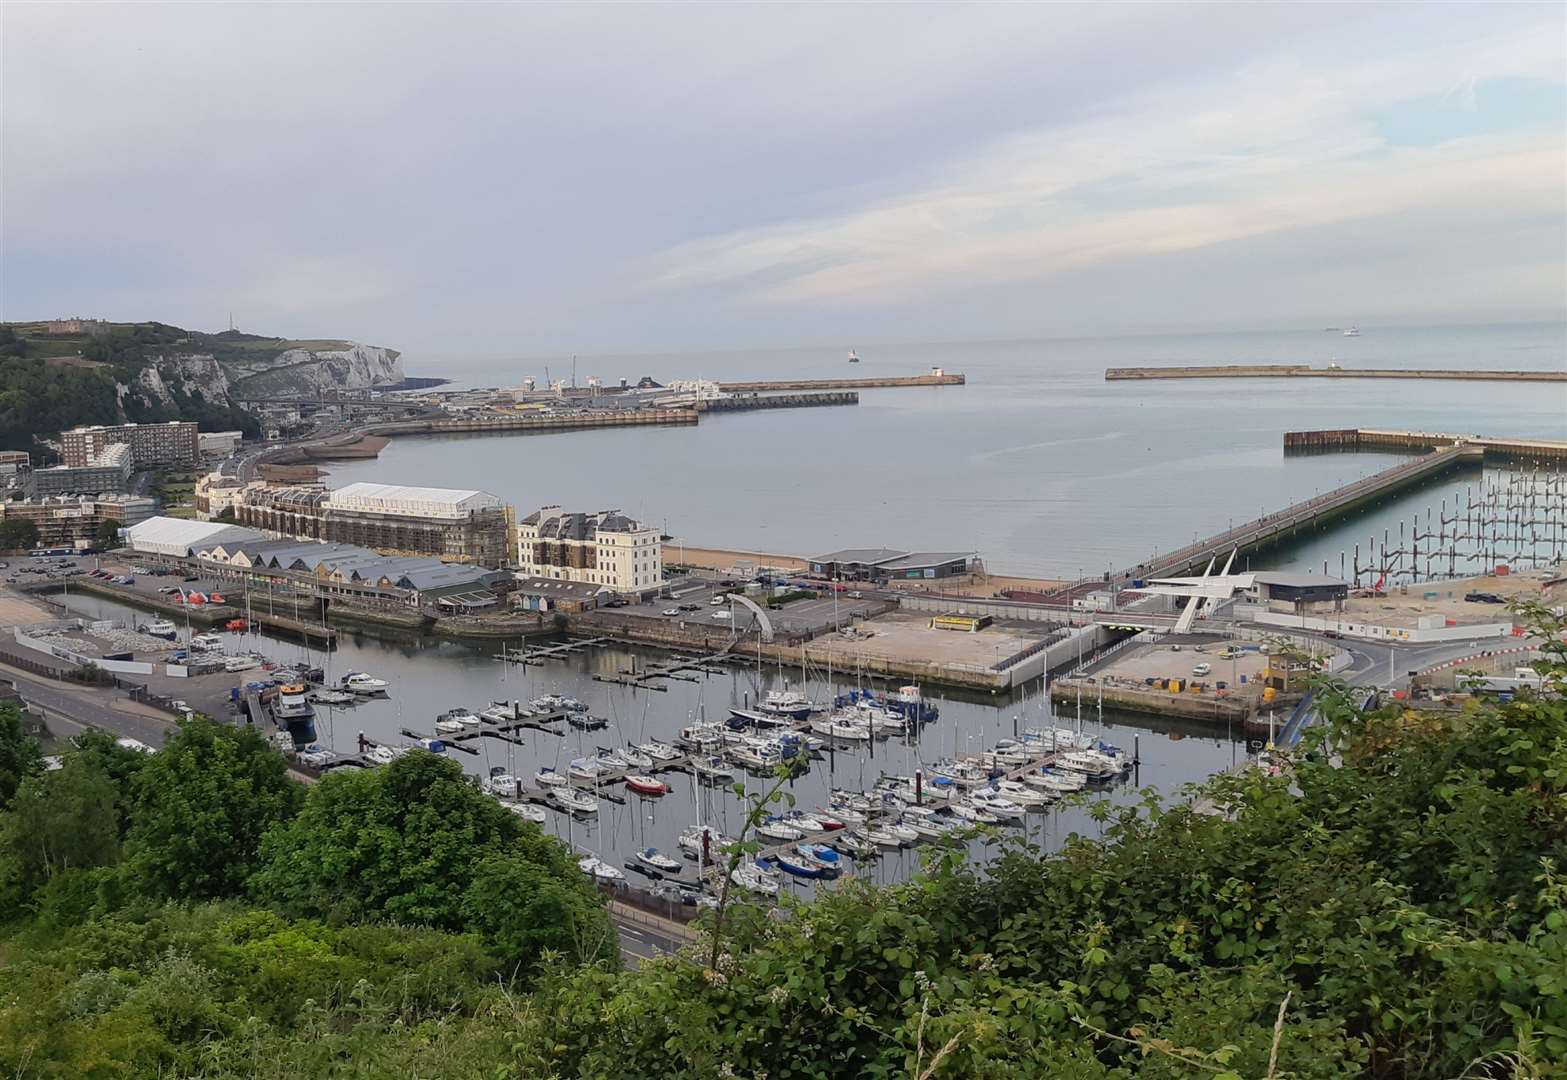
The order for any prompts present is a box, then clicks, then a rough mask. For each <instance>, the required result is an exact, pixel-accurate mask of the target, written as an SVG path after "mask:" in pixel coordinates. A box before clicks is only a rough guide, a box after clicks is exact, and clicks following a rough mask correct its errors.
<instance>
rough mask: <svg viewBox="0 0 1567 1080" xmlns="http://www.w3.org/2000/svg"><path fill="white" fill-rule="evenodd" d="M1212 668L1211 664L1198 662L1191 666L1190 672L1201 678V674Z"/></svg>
mask: <svg viewBox="0 0 1567 1080" xmlns="http://www.w3.org/2000/svg"><path fill="white" fill-rule="evenodd" d="M1212 670H1213V665H1212V664H1198V665H1197V666H1196V667H1194V668H1192V674H1193V675H1195V676H1197V677H1198V678H1201V677H1202V676H1204V675H1206V674H1208V672H1210V671H1212Z"/></svg>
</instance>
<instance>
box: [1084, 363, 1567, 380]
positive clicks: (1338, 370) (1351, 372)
mask: <svg viewBox="0 0 1567 1080" xmlns="http://www.w3.org/2000/svg"><path fill="white" fill-rule="evenodd" d="M1136 379H1459V380H1467V381H1471V382H1567V371H1517V370H1513V371H1484V370H1480V369H1477V368H1466V369H1458V368H1342V367H1326V368H1315V367H1311V366H1310V365H1309V364H1215V365H1191V366H1180V367H1124V368H1106V369H1105V381H1106V382H1117V381H1121V380H1136Z"/></svg>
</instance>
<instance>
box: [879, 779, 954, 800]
mask: <svg viewBox="0 0 1567 1080" xmlns="http://www.w3.org/2000/svg"><path fill="white" fill-rule="evenodd" d="M875 790H876V791H879V792H881V793H882V794H884V795H892V796H894V797H896V798H898V799H902V800H903V801H904V802H910V803H912V802H918V801H919V800H921V799H924V800H926V801H928V802H946V801H947V800H948V799H950V798H952V796H953V794H954V793H955V792H957V791H958V790H959V789H958V785H956V784H954V783H953V782H952V781H951V780H948V779H947V778H946V777H943V776H921V777H920V783H919V784H917V785H916V784H915V782H914V777H912V776H883V777H882V778H881V779H879V780H877V781H876V788H875Z"/></svg>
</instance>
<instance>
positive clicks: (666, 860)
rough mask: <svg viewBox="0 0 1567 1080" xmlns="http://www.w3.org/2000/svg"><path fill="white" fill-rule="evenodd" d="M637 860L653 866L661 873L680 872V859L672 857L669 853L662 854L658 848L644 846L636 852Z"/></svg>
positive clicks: (644, 864)
mask: <svg viewBox="0 0 1567 1080" xmlns="http://www.w3.org/2000/svg"><path fill="white" fill-rule="evenodd" d="M636 860H637V862H639V863H641V864H642V865H643V866H649V867H652V868H653V869H654V870H657V871H658V872H659V873H661V874H678V873H679V872H680V860H679V859H671V858H670V857H669V856H668V855H660V854H659V852H658V848H655V847H650V848H643V849H642V850H641V851H639V852H637V854H636Z"/></svg>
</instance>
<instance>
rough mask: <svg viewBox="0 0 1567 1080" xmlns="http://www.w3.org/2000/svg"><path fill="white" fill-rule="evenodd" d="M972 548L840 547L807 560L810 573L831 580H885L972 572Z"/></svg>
mask: <svg viewBox="0 0 1567 1080" xmlns="http://www.w3.org/2000/svg"><path fill="white" fill-rule="evenodd" d="M977 561H978V560H977V555H976V553H975V552H972V551H913V552H910V551H899V550H897V549H896V548H844V549H843V550H842V551H832V552H828V553H827V554H826V555H818V556H816V557H815V558H813V559H811V560H809V562H810V565H811V573H812V574H813V575H814V576H816V577H824V578H829V579H832V580H835V581H889V580H895V579H921V580H925V579H935V578H949V577H962V576H963V575H965V574H968V573H970V572H972V570H973V568H974V564H975V562H977Z"/></svg>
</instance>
